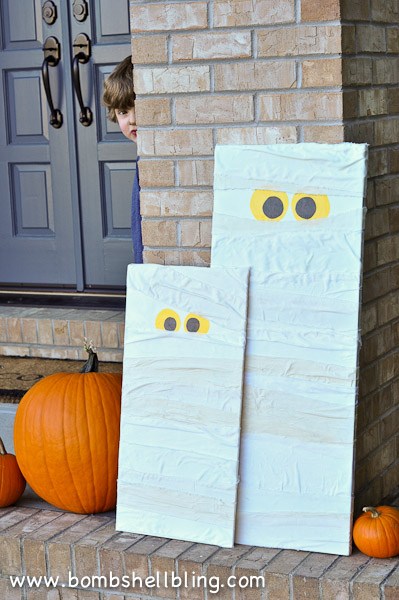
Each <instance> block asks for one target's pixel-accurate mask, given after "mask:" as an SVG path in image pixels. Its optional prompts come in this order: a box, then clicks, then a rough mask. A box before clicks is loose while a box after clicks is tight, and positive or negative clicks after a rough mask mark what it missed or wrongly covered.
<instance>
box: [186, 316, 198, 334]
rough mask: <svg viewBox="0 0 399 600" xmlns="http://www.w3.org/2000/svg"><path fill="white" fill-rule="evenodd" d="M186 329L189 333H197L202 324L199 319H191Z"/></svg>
mask: <svg viewBox="0 0 399 600" xmlns="http://www.w3.org/2000/svg"><path fill="white" fill-rule="evenodd" d="M186 328H187V331H190V333H197V331H198V330H199V328H200V322H199V321H198V319H195V318H194V317H191V318H190V319H188V321H187V323H186Z"/></svg>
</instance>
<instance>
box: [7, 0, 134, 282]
mask: <svg viewBox="0 0 399 600" xmlns="http://www.w3.org/2000/svg"><path fill="white" fill-rule="evenodd" d="M54 4H55V6H56V9H57V19H56V21H55V22H54V23H53V24H51V25H49V24H47V23H45V22H44V21H43V19H42V2H40V1H39V0H2V2H1V4H0V19H1V23H0V25H1V28H0V32H1V35H2V40H1V48H0V69H1V80H0V86H1V87H0V177H1V183H2V194H1V201H0V286H1V284H2V283H3V285H4V284H5V285H10V284H11V285H12V284H17V285H23V286H26V287H31V286H34V287H36V286H41V285H44V286H49V287H54V286H63V287H70V288H73V289H77V290H80V291H84V290H85V289H88V288H91V289H93V288H95V289H99V288H104V287H106V288H110V287H111V288H114V289H120V288H123V287H124V286H125V279H126V266H127V264H128V263H129V262H132V260H133V254H132V244H131V239H130V202H131V188H132V182H133V178H134V168H135V159H136V147H135V144H133V143H132V142H130V141H128V140H125V138H124V137H123V136H122V134H121V133H120V131H119V128H118V126H117V125H115V124H113V123H111V122H110V121H109V120H108V119H107V118H106V112H105V109H104V107H103V106H102V104H101V97H102V89H103V82H104V78H105V77H106V76H108V74H109V73H110V72H111V71H112V69H113V68H114V66H115V65H116V64H117V63H118V62H119V61H120V60H122V59H123V58H124V57H125V56H127V55H128V54H129V53H130V34H129V0H113V1H112V2H109V0H96V1H92V2H89V3H88V8H89V10H88V17H87V18H86V19H85V20H84V21H78V20H76V18H75V17H74V14H73V0H54ZM79 33H86V34H87V35H88V37H89V38H90V40H91V44H92V46H91V57H90V60H89V61H88V62H87V63H86V64H79V72H80V81H81V91H82V96H83V101H84V104H85V106H89V107H90V109H91V111H92V113H93V122H92V124H91V125H90V126H88V127H84V126H83V125H82V124H81V123H80V122H79V115H80V106H79V103H78V101H77V97H76V92H75V90H74V85H73V77H72V61H73V43H74V40H75V38H76V36H77V35H78V34H79ZM49 36H52V37H56V38H57V40H58V41H59V43H60V47H61V60H60V62H59V63H58V65H57V66H54V67H52V66H49V68H48V73H49V80H50V89H51V94H52V100H53V103H54V107H55V108H57V109H59V110H60V111H61V112H62V116H63V123H62V126H61V127H59V128H58V129H56V128H54V127H52V126H51V125H50V124H49V121H50V109H49V106H48V101H47V98H46V94H45V90H44V86H43V75H42V63H43V60H44V53H43V50H42V46H43V43H44V40H46V39H47V38H48V37H49Z"/></svg>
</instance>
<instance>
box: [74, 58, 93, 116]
mask: <svg viewBox="0 0 399 600" xmlns="http://www.w3.org/2000/svg"><path fill="white" fill-rule="evenodd" d="M83 58H85V55H84V54H83V53H81V52H79V53H78V54H75V56H74V57H73V63H72V80H73V87H74V88H75V94H76V98H77V99H78V102H79V106H80V116H79V121H80V123H82V125H84V127H88V126H89V125H91V123H92V121H93V113H92V112H91V110H90V108H89V107H88V106H85V105H84V102H83V98H82V90H81V87H80V75H79V62H83V60H82V59H83ZM84 62H87V61H86V60H85V61H84Z"/></svg>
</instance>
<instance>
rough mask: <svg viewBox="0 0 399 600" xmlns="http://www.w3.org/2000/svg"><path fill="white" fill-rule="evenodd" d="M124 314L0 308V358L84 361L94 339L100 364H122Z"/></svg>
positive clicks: (103, 311)
mask: <svg viewBox="0 0 399 600" xmlns="http://www.w3.org/2000/svg"><path fill="white" fill-rule="evenodd" d="M124 320H125V313H124V311H123V310H114V309H105V310H99V309H85V308H78V309H77V308H74V309H72V308H53V307H51V308H42V307H40V308H37V307H17V306H7V305H2V306H0V355H3V356H35V357H42V358H66V359H71V360H83V359H85V357H86V352H85V351H84V348H83V340H84V338H85V337H86V338H87V339H88V340H93V343H94V345H95V347H96V348H97V352H98V357H99V359H100V360H101V361H107V362H122V357H123V335H124Z"/></svg>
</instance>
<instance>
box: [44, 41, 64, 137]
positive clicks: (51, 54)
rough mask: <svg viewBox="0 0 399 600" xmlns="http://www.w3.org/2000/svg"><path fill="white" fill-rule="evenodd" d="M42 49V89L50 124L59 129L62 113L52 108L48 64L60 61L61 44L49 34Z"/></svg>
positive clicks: (51, 64) (54, 64)
mask: <svg viewBox="0 0 399 600" xmlns="http://www.w3.org/2000/svg"><path fill="white" fill-rule="evenodd" d="M42 50H43V52H44V60H43V64H42V78H43V85H44V91H45V92H46V98H47V102H48V105H49V108H50V125H52V126H53V127H54V128H55V129H59V128H60V127H61V125H62V113H61V111H60V110H58V108H54V103H53V97H52V94H51V87H50V78H49V73H48V68H49V66H50V67H56V66H57V65H58V63H59V62H60V59H61V46H60V43H59V41H58V40H57V38H56V37H53V36H50V37H48V38H47V39H46V40H45V42H44V45H43V48H42Z"/></svg>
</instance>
